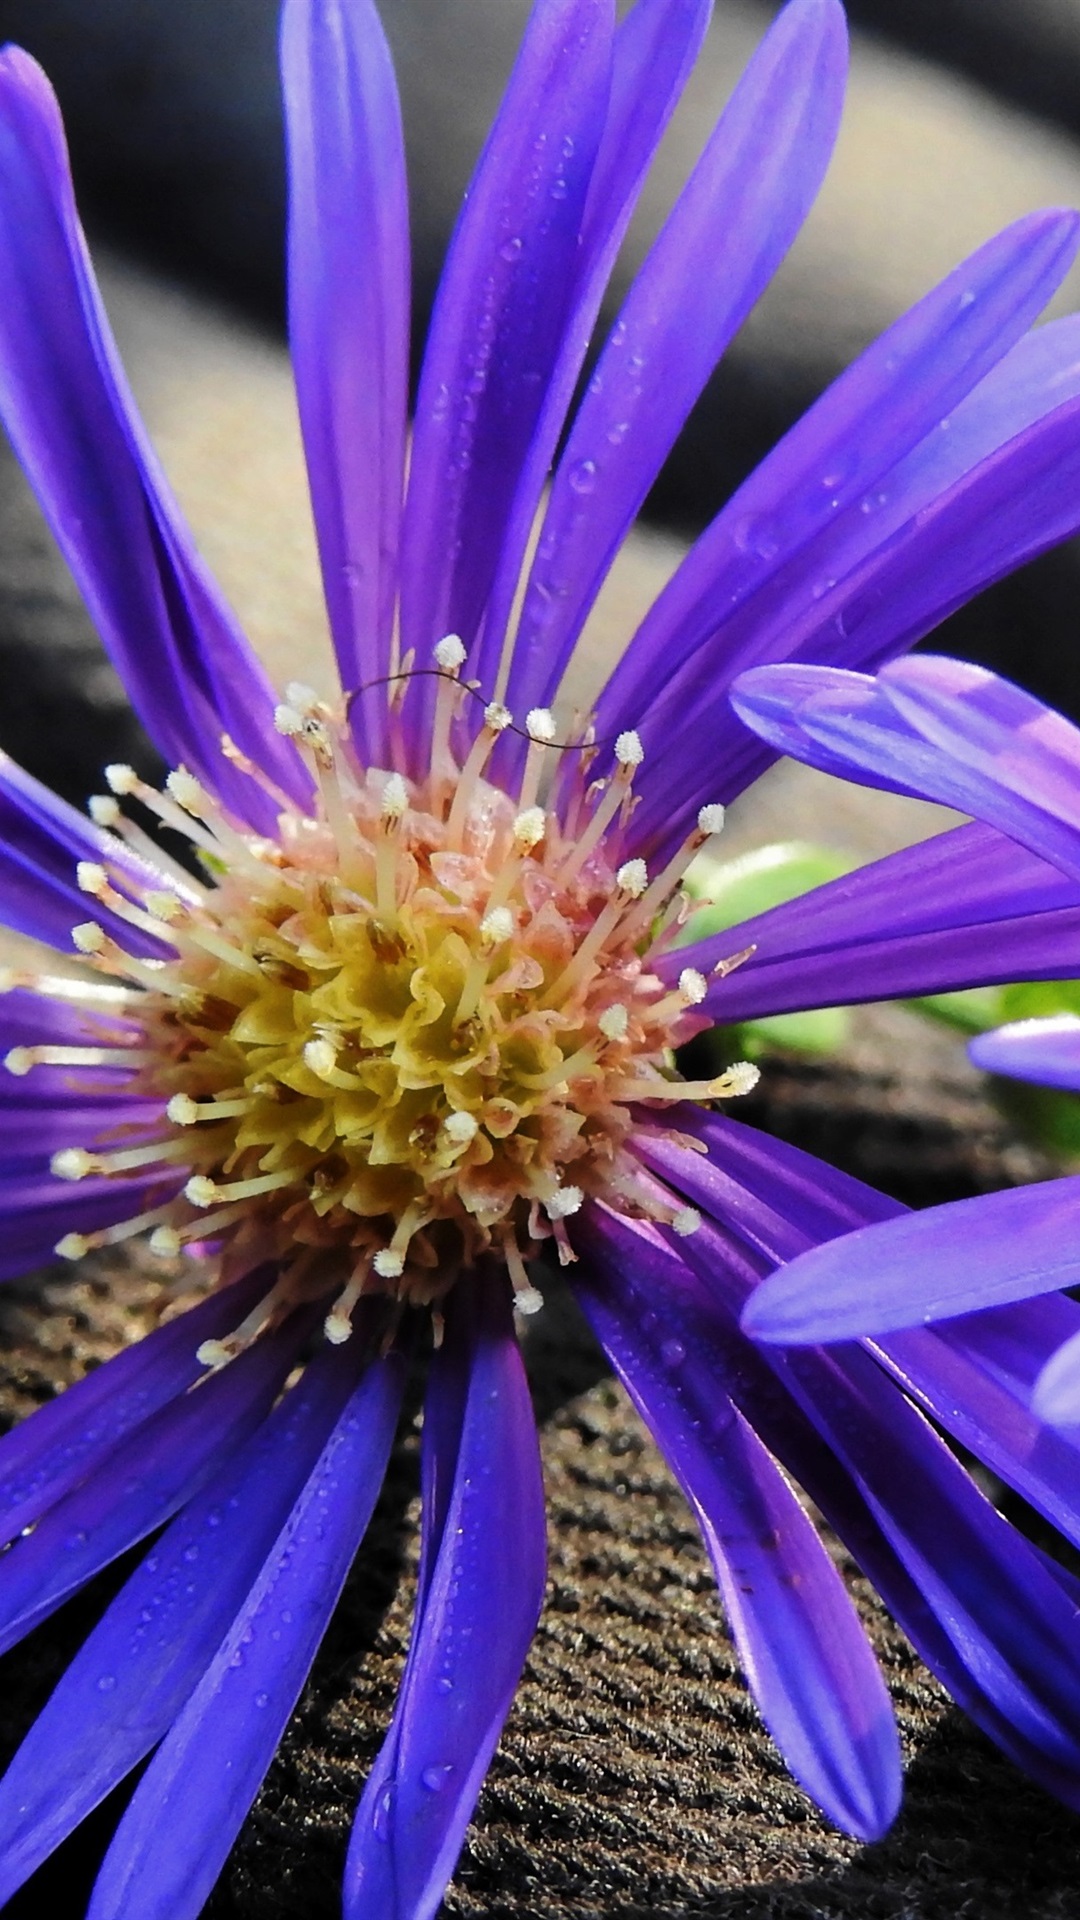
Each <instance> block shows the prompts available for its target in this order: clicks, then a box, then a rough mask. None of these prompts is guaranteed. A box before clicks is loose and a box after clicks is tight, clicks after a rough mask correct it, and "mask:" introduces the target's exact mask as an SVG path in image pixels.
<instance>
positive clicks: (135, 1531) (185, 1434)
mask: <svg viewBox="0 0 1080 1920" xmlns="http://www.w3.org/2000/svg"><path fill="white" fill-rule="evenodd" d="M304 1331H305V1328H304V1326H302V1325H301V1324H300V1323H299V1321H297V1320H294V1321H290V1322H288V1323H287V1325H286V1326H285V1327H284V1328H283V1329H280V1330H279V1331H278V1332H276V1333H271V1334H268V1335H267V1336H265V1337H264V1338H263V1339H262V1340H257V1341H256V1342H255V1343H254V1345H253V1346H251V1347H249V1349H248V1351H247V1352H246V1353H243V1354H241V1355H240V1357H239V1359H237V1360H234V1361H232V1362H231V1363H230V1365H229V1366H228V1367H223V1368H221V1369H220V1371H219V1372H217V1373H214V1374H212V1375H211V1376H210V1377H209V1378H208V1379H206V1380H205V1381H203V1382H202V1383H201V1384H199V1385H198V1386H196V1387H194V1388H192V1389H189V1390H188V1392H186V1393H185V1394H183V1395H182V1396H181V1397H179V1398H177V1399H175V1400H173V1401H172V1402H170V1403H169V1404H168V1405H166V1406H165V1407H163V1408H162V1409H161V1411H160V1412H158V1413H155V1414H152V1415H151V1416H150V1418H149V1419H146V1420H143V1421H142V1422H141V1423H140V1424H139V1425H138V1426H137V1427H135V1429H134V1430H133V1431H131V1432H129V1433H128V1434H126V1435H125V1436H124V1437H123V1438H122V1439H120V1440H119V1441H118V1442H117V1443H116V1444H115V1445H114V1446H113V1447H112V1448H111V1449H110V1450H109V1451H108V1452H106V1453H98V1454H97V1457H96V1459H95V1463H94V1465H95V1472H94V1477H93V1478H92V1479H88V1480H83V1481H82V1482H81V1483H80V1484H79V1485H77V1486H75V1487H73V1488H71V1490H70V1491H69V1492H67V1493H65V1494H63V1495H62V1496H61V1498H60V1499H59V1500H57V1501H56V1503H55V1505H53V1506H51V1507H50V1508H49V1510H48V1511H47V1512H46V1513H45V1515H44V1516H43V1518H42V1519H41V1520H40V1521H39V1522H38V1524H37V1525H36V1526H35V1528H34V1530H33V1532H32V1533H29V1534H25V1535H21V1536H20V1537H19V1538H18V1539H17V1540H16V1541H15V1543H14V1544H13V1546H12V1547H11V1548H10V1550H9V1551H8V1553H6V1554H5V1555H4V1557H3V1559H2V1560H0V1647H3V1648H6V1647H11V1646H14V1645H15V1643H16V1641H17V1640H21V1639H22V1638H23V1636H24V1635H25V1634H27V1633H29V1631H30V1629H31V1627H35V1626H37V1624H38V1622H39V1621H41V1620H44V1619H46V1618H47V1617H48V1615H49V1614H50V1613H52V1612H54V1611H55V1609H56V1608H57V1607H58V1606H59V1605H60V1603H61V1601H62V1600H65V1599H66V1598H67V1596H68V1594H70V1593H74V1592H75V1591H76V1589H77V1588H79V1587H81V1586H84V1585H85V1584H86V1582H87V1580H89V1579H91V1578H92V1576H93V1575H94V1574H95V1573H97V1572H98V1571H99V1570H100V1569H101V1568H102V1567H104V1566H107V1565H108V1564H109V1562H110V1561H111V1560H115V1559H116V1557H117V1555H118V1554H120V1553H123V1552H124V1550H125V1549H126V1548H127V1547H130V1546H133V1545H134V1544H135V1542H136V1541H137V1540H141V1539H143V1538H144V1537H145V1535H146V1534H148V1533H150V1532H151V1531H152V1530H153V1528H154V1527H158V1526H160V1525H161V1524H162V1522H163V1521H165V1520H168V1519H169V1518H170V1517H171V1515H172V1514H174V1513H175V1512H176V1510H177V1508H178V1507H180V1506H182V1505H183V1503H184V1501H185V1500H187V1499H188V1498H189V1497H190V1495H191V1494H192V1493H194V1492H195V1491H197V1489H198V1488H199V1487H200V1486H201V1485H202V1484H203V1482H204V1481H205V1480H206V1479H207V1477H208V1475H209V1474H211V1473H212V1472H213V1471H214V1470H215V1468H216V1467H217V1466H218V1464H219V1462H220V1461H221V1460H222V1459H226V1458H227V1457H228V1455H229V1453H230V1451H231V1450H232V1449H233V1448H234V1447H237V1446H239V1445H240V1444H241V1443H242V1442H243V1441H244V1440H245V1439H246V1438H247V1436H248V1434H249V1433H251V1432H252V1430H253V1429H254V1428H255V1427H256V1426H258V1425H259V1423H260V1421H262V1420H263V1419H264V1418H265V1416H266V1414H267V1412H268V1411H269V1409H270V1407H271V1406H272V1405H273V1402H274V1400H275V1399H276V1397H277V1395H278V1393H279V1392H280V1390H281V1387H282V1384H283V1382H284V1380H285V1377H286V1375H287V1374H288V1372H289V1370H290V1368H291V1366H292V1365H293V1362H294V1360H295V1358H296V1354H297V1351H298V1348H299V1346H300V1344H301V1341H302V1339H303V1337H304Z"/></svg>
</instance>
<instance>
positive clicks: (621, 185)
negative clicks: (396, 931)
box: [476, 0, 712, 770]
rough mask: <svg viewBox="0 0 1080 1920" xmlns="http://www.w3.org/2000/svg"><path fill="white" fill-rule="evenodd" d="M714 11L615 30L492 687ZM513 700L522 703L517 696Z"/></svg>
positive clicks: (487, 667)
mask: <svg viewBox="0 0 1080 1920" xmlns="http://www.w3.org/2000/svg"><path fill="white" fill-rule="evenodd" d="M711 11H712V0H637V4H636V5H635V6H633V7H631V9H630V11H629V13H628V14H626V15H625V17H624V18H623V19H622V20H621V21H620V23H619V26H618V29H617V31H616V34H615V48H614V60H613V63H612V72H611V97H610V100H609V103H608V111H607V117H606V119H605V122H604V131H603V136H602V138H601V141H600V147H599V151H598V153H597V156H596V164H595V166H594V168H593V175H592V179H591V181H590V183H589V191H588V196H587V198H586V201H585V208H584V212H583V215H582V228H581V237H580V242H579V248H578V257H577V261H576V264H575V269H574V270H575V274H576V284H575V287H574V293H573V300H572V303H571V305H570V308H569V309H568V312H567V317H566V323H565V329H564V333H563V340H562V346H561V348H560V351H559V355H558V359H557V361H556V365H555V371H554V373H553V374H552V377H551V384H550V387H549V388H548V393H547V397H546V399H545V402H544V406H543V409H542V411H541V414H540V417H539V420H538V422H537V425H536V429H535V431H534V433H533V437H532V440H531V442H530V444H529V449H528V453H527V455H526V457H525V460H524V462H523V464H522V468H521V474H520V478H519V481H518V485H517V491H516V494H515V497H514V503H513V508H512V511H511V513H510V515H509V518H508V520H507V523H506V529H505V532H504V535H503V541H502V548H501V552H500V555H499V564H498V569H497V572H496V575H495V579H494V581H493V583H492V588H491V597H490V600H489V602H488V606H487V610H486V613H485V616H484V631H483V637H482V642H481V648H480V652H479V654H478V656H477V660H476V672H477V675H478V676H479V678H480V680H481V682H482V683H483V685H485V686H489V687H493V686H495V685H496V684H497V682H498V676H499V668H500V663H501V657H502V650H503V647H504V645H505V642H506V630H507V625H508V622H509V619H510V613H511V609H512V607H513V604H514V600H515V598H516V595H517V591H518V585H519V580H520V575H521V568H522V564H523V560H524V556H525V552H526V549H527V546H528V543H529V539H530V536H531V533H532V529H533V524H534V522H535V519H536V513H537V509H538V507H539V504H540V498H541V493H542V490H543V486H544V482H545V480H546V478H547V474H548V469H549V467H550V465H551V461H552V457H553V455H554V452H555V448H556V445H557V442H558V439H559V436H560V434H561V433H562V430H563V426H564V424H565V420H566V415H567V412H568V410H569V407H570V403H571V400H572V398H573V393H574V387H575V385H576V383H577V378H578V375H579V373H580V372H581V367H582V363H583V361H584V358H585V353H586V349H587V347H588V344H589V340H590V338H591V336H592V331H593V327H594V326H595V324H596V317H597V314H598V312H599V310H600V302H601V299H602V297H603V293H604V289H605V287H606V285H607V281H608V277H609V275H610V273H611V269H612V267H613V265H614V263H615V257H616V255H617V253H618V250H619V247H620V246H621V244H622V240H623V237H624V235H625V232H626V228H627V226H628V224H629V221H630V215H631V213H632V212H633V209H634V205H635V202H636V200H637V196H638V192H639V190H640V188H641V184H642V182H643V180H644V178H645V175H646V173H647V171H648V168H649V164H650V162H651V160H652V157H653V154H654V153H655V151H656V148H657V145H658V144H659V141H660V137H661V134H662V133H663V131H664V128H665V127H666V125H667V123H668V121H669V119H670V117H671V114H672V112H673V110H674V107H675V105H676V102H677V101H678V98H679V96H680V94H681V93H682V90H683V87H684V85H685V82H686V79H687V76H688V74H689V72H690V68H691V67H692V65H693V62H694V59H695V57H696V55H697V52H698V49H699V47H700V45H701V42H702V39H703V38H704V35H705V30H706V28H707V26H708V23H709V16H710V13H711ZM516 684H517V683H516V681H515V683H514V687H515V689H516ZM512 697H514V698H516V697H517V693H516V691H513V692H512ZM529 704H532V703H531V702H530V703H529ZM509 747H510V742H509V741H504V742H503V743H501V752H500V762H501V764H502V766H503V767H504V770H505V769H506V767H507V764H508V762H509V760H510V754H509Z"/></svg>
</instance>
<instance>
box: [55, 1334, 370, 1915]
mask: <svg viewBox="0 0 1080 1920" xmlns="http://www.w3.org/2000/svg"><path fill="white" fill-rule="evenodd" d="M404 1375H405V1367H404V1362H403V1359H402V1356H401V1355H400V1354H397V1353H391V1354H388V1355H387V1356H386V1358H385V1359H382V1360H378V1361H376V1362H375V1363H374V1365H373V1366H372V1367H371V1368H370V1369H369V1371H368V1373H367V1374H366V1375H365V1377H364V1379H363V1380H362V1381H361V1383H360V1385H359V1387H358V1388H357V1389H356V1392H355V1393H354V1394H353V1396H352V1398H351V1399H350V1401H349V1402H348V1405H347V1406H346V1408H345V1411H344V1412H343V1413H342V1415H341V1417H340V1419H339V1420H338V1422H337V1424H336V1426H335V1427H334V1430H333V1432H332V1434H331V1435H330V1438H329V1440H328V1441H327V1443H326V1445H325V1447H324V1449H323V1451H322V1454H321V1455H320V1457H319V1460H318V1462H317V1463H316V1466H315V1469H314V1471H313V1472H312V1473H311V1475H310V1476H309V1478H308V1479H307V1481H306V1483H305V1485H304V1487H303V1490H302V1492H301V1493H300V1496H299V1498H298V1499H297V1501H296V1503H295V1505H294V1506H293V1509H292V1512H291V1514H290V1515H289V1517H288V1519H287V1521H286V1523H285V1525H284V1527H283V1528H282V1530H281V1532H280V1533H279V1534H278V1536H277V1538H276V1540H275V1541H274V1544H273V1547H272V1549H271V1551H270V1553H269V1556H268V1557H267V1559H266V1562H265V1564H264V1566H263V1568H262V1571H261V1573H260V1574H259V1577H258V1579H257V1580H256V1581H255V1584H254V1586H253V1587H252V1589H251V1591H250V1593H249V1594H248V1596H247V1599H246V1600H245V1602H244V1604H243V1606H242V1607H241V1609H240V1611H239V1612H238V1613H237V1615H236V1618H235V1619H234V1621H233V1623H232V1625H231V1627H230V1629H229V1632H228V1634H227V1635H226V1637H225V1639H224V1640H223V1641H222V1643H221V1646H220V1647H219V1648H218V1650H217V1652H216V1654H215V1655H214V1658H213V1660H212V1661H211V1663H210V1665H209V1666H208V1668H207V1670H206V1672H205V1674H204V1675H203V1677H202V1679H201V1680H200V1682H199V1684H198V1686H197V1687H196V1688H195V1691H194V1693H193V1694H192V1695H191V1698H190V1699H189V1701H188V1702H187V1705H186V1706H185V1707H184V1708H183V1711H182V1712H181V1713H180V1716H179V1718H178V1719H177V1720H176V1721H175V1723H174V1725H173V1727H172V1728H171V1730H170V1732H169V1733H168V1735H167V1736H166V1738H165V1740H164V1741H163V1743H162V1745H161V1747H160V1749H159V1751H158V1752H157V1754H156V1755H155V1756H154V1759H153V1760H152V1761H151V1763H150V1765H149V1767H148V1768H147V1770H146V1773H145V1774H144V1775H143V1778H142V1780H141V1781H140V1783H139V1785H138V1787H137V1788H136V1790H135V1793H134V1796H133V1798H132V1800H131V1804H130V1805H129V1807H128V1809H127V1812H126V1813H125V1815H124V1817H123V1819H122V1820H121V1822H120V1825H119V1827H118V1828H117V1831H116V1837H115V1839H114V1840H113V1843H112V1846H111V1847H110V1848H109V1851H108V1853H107V1854H106V1856H105V1861H104V1865H103V1866H102V1869H101V1873H100V1875H99V1877H98V1880H97V1882H96V1885H95V1887H94V1893H93V1897H92V1899H91V1902H90V1908H89V1913H88V1916H87V1920H120V1916H121V1915H122V1916H123V1920H194V1916H195V1915H197V1914H198V1913H199V1912H200V1911H201V1909H202V1906H203V1904H204V1902H205V1900H206V1898H207V1896H208V1894H209V1892H210V1889H211V1887H212V1886H213V1884H214V1881H215V1880H216V1879H217V1876H218V1874H219V1872H220V1871H221V1867H222V1865H223V1863H224V1860H225V1856H226V1854H227V1853H228V1851H229V1848H230V1847H231V1846H232V1843H233V1840H234V1839H235V1837H236V1834H237V1832H238V1831H239V1828H240V1825H241V1822H242V1821H243V1818H244V1815H245V1814H246V1813H247V1810H248V1808H249V1806H250V1805H251V1802H252V1801H253V1799H254V1798H255V1795H256V1793H257V1792H258V1789H259V1785H260V1783H261V1781H262V1778H263V1775H264V1774H265V1772H266V1769H267V1767H268V1766H269V1765H270V1762H271V1760H272V1758H273V1756H274V1750H275V1748H276V1747H277V1744H278V1741H279V1740H280V1738H281V1734H282V1731H283V1729H284V1726H285V1723H286V1721H287V1720H288V1717H289V1715H290V1713H291V1712H292V1710H293V1707H294V1706H295V1704H296V1701H297V1699H298V1697H299V1694H300V1689H301V1688H302V1686H303V1684H304V1681H305V1680H306V1679H307V1676H308V1672H309V1670H310V1667H311V1663H312V1661H313V1660H314V1658H315V1654H316V1652H317V1650H318V1645H319V1641H320V1640H321V1638H322V1636H323V1633H324V1631H325V1629H326V1624H327V1622H328V1620H329V1618H330V1615H331V1613H332V1612H333V1610H334V1607H335V1606H336V1604H337V1600H338V1595H339V1594H340V1592H341V1589H342V1587H343V1586H344V1584H345V1576H346V1574H347V1573H348V1571H349V1567H350V1564H351V1562H352V1559H353V1556H354V1555H355V1553H356V1549H357V1547H358V1546H359V1544H360V1541H361V1540H362V1538H363V1536H364V1533H365V1531H366V1529H367V1524H368V1521H369V1520H370V1518H371V1514H372V1511H373V1509H374V1506H375V1502H376V1500H377V1499H378V1496H379V1490H380V1488H381V1486H382V1481H383V1475H384V1473H385V1471H386V1462H387V1460H388V1458H389V1455H390V1448H391V1445H392V1444H393V1438H394V1431H395V1428H396V1426H397V1417H398V1410H399V1407H400V1404H401V1393H402V1388H403V1385H404Z"/></svg>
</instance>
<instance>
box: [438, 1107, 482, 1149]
mask: <svg viewBox="0 0 1080 1920" xmlns="http://www.w3.org/2000/svg"><path fill="white" fill-rule="evenodd" d="M443 1131H444V1132H445V1134H446V1136H447V1138H448V1139H450V1140H452V1141H453V1143H454V1145H455V1147H467V1146H468V1145H469V1143H470V1141H472V1140H475V1139H476V1136H477V1134H478V1133H479V1131H480V1122H479V1121H478V1120H477V1119H476V1117H475V1115H473V1114H471V1113H448V1114H447V1116H446V1119H445V1120H444V1121H443Z"/></svg>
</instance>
